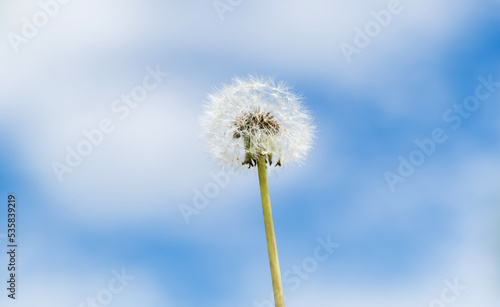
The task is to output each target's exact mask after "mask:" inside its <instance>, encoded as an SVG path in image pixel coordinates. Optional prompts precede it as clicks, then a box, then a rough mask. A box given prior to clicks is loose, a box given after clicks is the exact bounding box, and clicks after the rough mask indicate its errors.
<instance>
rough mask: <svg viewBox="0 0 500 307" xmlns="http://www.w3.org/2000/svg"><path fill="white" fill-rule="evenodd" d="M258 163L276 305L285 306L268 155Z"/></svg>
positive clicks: (262, 157) (260, 158)
mask: <svg viewBox="0 0 500 307" xmlns="http://www.w3.org/2000/svg"><path fill="white" fill-rule="evenodd" d="M257 165H258V169H259V184H260V196H261V198H262V210H263V212H264V224H265V226H266V238H267V251H268V252H269V263H270V265H271V277H272V280H273V290H274V301H275V302H276V307H285V301H284V298H283V287H282V285H281V273H280V264H279V261H278V248H277V247H276V238H275V237H274V225H273V214H272V211H271V199H270V198H269V187H268V185H267V171H266V168H267V166H266V157H265V156H261V157H259V160H258V163H257Z"/></svg>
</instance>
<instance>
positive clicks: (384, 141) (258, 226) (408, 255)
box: [0, 0, 500, 307]
mask: <svg viewBox="0 0 500 307" xmlns="http://www.w3.org/2000/svg"><path fill="white" fill-rule="evenodd" d="M42 2H43V3H45V2H47V1H42ZM390 2H391V1H371V2H370V3H366V1H361V0H355V1H326V0H312V1H298V0H292V1H284V0H274V1H263V0H257V1H245V0H243V1H242V2H241V3H240V4H239V5H236V6H235V7H234V8H233V10H232V11H228V12H226V13H225V14H224V15H223V17H224V18H223V20H221V19H220V16H219V15H218V14H217V11H216V9H215V8H214V6H213V3H212V1H153V0H146V1H131V0H126V1H117V0H108V1H105V2H103V1H97V0H88V1H84V2H82V1H76V0H73V1H69V2H68V4H65V5H61V6H60V8H59V12H58V13H57V14H55V16H54V17H51V18H50V20H49V21H48V23H47V25H46V26H44V27H43V28H41V29H39V32H38V34H37V35H36V36H35V37H34V38H31V39H29V43H28V44H23V45H20V46H19V52H18V53H16V52H15V50H14V48H13V47H12V45H11V43H10V41H9V38H8V35H9V33H16V34H21V29H22V27H23V25H24V23H25V22H24V21H23V18H28V19H30V20H31V19H32V18H33V16H34V15H36V14H37V13H38V12H40V10H41V8H40V4H39V2H38V1H28V0H26V1H13V0H6V1H3V2H1V3H0V29H1V33H0V34H1V35H2V37H3V38H4V39H2V40H0V71H1V73H0V144H1V146H2V150H1V151H0V193H1V195H3V196H1V197H2V198H3V199H4V203H6V198H7V195H8V193H15V194H16V196H17V198H18V207H19V212H18V219H19V222H18V232H19V236H20V238H19V244H20V248H19V258H18V263H19V268H18V269H19V284H18V300H16V302H12V301H10V300H7V299H6V290H5V287H1V290H0V302H1V303H2V304H5V303H7V304H8V305H7V306H52V307H67V306H75V307H76V306H79V304H81V303H83V302H85V301H86V299H87V298H88V297H95V296H96V295H97V294H98V293H99V292H100V291H102V290H103V289H106V288H107V286H108V282H109V281H110V280H111V279H112V278H113V273H112V271H113V270H115V271H121V270H122V269H125V270H126V272H127V273H128V274H131V275H133V276H134V277H135V278H134V280H132V281H131V282H130V284H128V285H127V286H126V288H125V289H124V290H123V291H122V292H120V293H117V294H115V295H114V296H113V298H112V300H111V303H110V304H109V306H123V307H127V306H138V305H142V306H175V307H177V306H178V307H189V306H214V307H215V306H217V307H220V306H242V307H243V306H259V304H256V302H260V303H262V304H261V306H263V307H267V306H268V305H266V304H265V303H264V302H265V301H266V300H268V299H269V298H270V294H271V291H272V287H271V280H270V273H269V265H268V258H267V250H266V244H265V234H264V225H263V221H262V212H261V207H260V197H259V191H258V183H257V177H256V173H255V172H249V173H248V174H243V175H234V174H232V175H230V183H229V185H228V186H227V187H223V188H221V189H220V191H219V193H217V196H216V197H214V198H212V199H210V200H209V204H208V206H207V207H206V208H205V209H204V210H202V211H201V212H200V214H198V215H195V216H192V217H191V218H190V223H189V224H186V222H185V220H184V219H183V216H182V215H181V214H180V212H179V206H180V205H181V204H184V205H192V203H193V196H194V189H198V190H203V189H204V188H205V187H206V186H207V185H209V184H211V183H212V182H213V179H212V177H211V175H210V174H213V173H217V172H219V169H218V167H217V166H216V165H215V164H214V163H213V161H212V160H211V159H210V157H208V156H207V154H206V153H205V152H204V146H203V143H202V141H201V140H200V138H199V135H200V134H201V131H200V128H199V124H198V118H199V116H200V115H201V112H202V105H203V102H204V100H205V98H206V95H207V93H208V92H210V91H211V90H212V89H213V87H214V86H217V85H219V84H221V83H224V82H229V81H230V79H231V78H232V77H233V76H234V75H247V74H257V75H271V76H274V77H275V78H276V79H279V80H287V81H289V82H290V83H292V84H293V85H294V86H295V88H296V90H297V91H298V92H300V93H301V94H303V95H304V97H306V101H307V106H308V108H309V109H311V110H312V112H313V114H314V116H315V119H316V124H317V127H318V128H317V130H318V133H317V136H318V138H317V140H316V144H315V148H314V150H313V151H312V152H311V154H310V156H309V158H308V160H307V163H306V164H305V165H304V166H303V167H299V168H294V169H285V170H283V171H282V172H279V173H277V174H273V176H272V177H271V178H270V189H271V198H272V202H273V210H274V212H273V213H274V219H275V228H276V236H277V241H278V246H279V254H280V264H281V268H282V272H285V271H287V270H289V269H291V268H292V266H294V265H298V264H301V263H302V262H303V261H304V259H307V257H310V256H312V255H313V251H314V249H315V248H316V246H317V245H318V243H317V239H318V238H326V237H328V236H330V237H331V239H332V240H333V241H334V242H336V243H338V244H340V247H339V248H338V249H337V250H336V251H335V252H334V254H333V255H332V256H331V257H330V258H329V259H328V260H326V261H324V262H321V263H319V265H318V268H317V269H316V270H315V271H314V272H313V273H311V274H310V276H309V277H308V278H307V279H304V280H302V281H301V283H300V286H299V287H298V289H291V287H290V284H287V283H285V285H284V289H285V296H286V297H287V306H290V307H293V306H346V307H347V306H348V307H350V306H384V307H393V306H394V307H396V306H408V307H413V306H415V307H417V306H432V302H433V300H436V299H440V296H441V292H442V291H443V290H444V289H446V285H445V281H446V280H448V281H453V280H455V279H456V278H458V280H459V281H460V283H461V284H464V285H466V286H467V287H468V288H467V290H465V291H463V293H462V294H461V295H460V297H458V298H456V300H455V301H454V302H453V306H464V307H470V306H484V307H490V306H491V307H495V306H498V303H499V302H500V295H499V292H498V287H499V286H500V264H499V260H498V259H500V244H499V243H498V242H499V241H500V226H498V225H499V224H500V223H499V222H500V209H498V204H499V201H500V189H499V187H500V175H499V174H500V157H499V155H498V152H499V149H500V148H499V144H500V143H499V141H500V122H499V121H498V114H499V112H500V91H498V90H499V89H500V88H497V91H496V92H494V93H493V94H492V96H491V97H490V98H489V99H487V100H485V101H482V102H481V105H480V107H479V108H478V110H477V111H476V112H474V113H473V114H472V115H471V116H470V118H468V119H465V120H464V122H463V125H462V126H461V127H460V128H459V129H457V130H453V129H451V126H450V124H448V123H446V122H444V121H443V118H442V117H443V114H444V113H445V112H446V110H447V109H449V108H451V107H452V106H453V105H454V104H457V103H462V101H463V100H464V99H465V98H466V97H467V96H469V95H473V94H474V91H475V89H476V87H477V85H478V84H479V81H478V78H479V77H481V76H483V77H485V78H487V77H488V76H489V75H492V77H493V79H494V80H499V81H500V57H499V56H498V55H499V52H500V36H498V29H499V26H500V13H499V12H500V2H498V1H494V0H484V1H460V2H459V3H455V2H449V1H448V2H447V1H439V2H435V1H430V0H419V1H401V2H400V5H401V9H400V10H401V12H400V13H399V14H396V15H393V16H392V19H391V21H390V23H389V25H387V26H386V27H384V28H382V30H381V31H380V34H379V35H377V36H376V37H374V38H372V39H371V42H370V44H369V45H368V46H367V47H366V48H363V49H361V51H360V53H359V54H355V55H353V56H352V59H351V62H350V63H349V62H348V61H347V60H346V58H345V56H344V54H343V53H342V51H341V49H340V47H339V46H340V44H341V43H342V42H347V43H350V44H352V43H353V39H354V36H355V30H354V28H356V27H358V28H364V27H365V26H366V25H367V23H368V22H371V21H373V16H372V15H371V12H372V11H375V12H379V11H380V10H384V9H387V7H388V4H389V3H390ZM147 67H152V68H156V67H159V68H160V69H161V70H162V71H165V72H168V74H169V75H168V77H166V78H165V80H164V81H163V82H162V83H161V84H160V85H159V87H158V88H157V89H155V90H153V91H151V92H149V93H148V97H147V99H145V100H144V101H143V102H141V103H140V104H139V106H138V107H137V108H136V109H132V110H131V112H130V115H129V116H128V117H126V118H125V119H121V118H120V117H119V116H118V114H117V113H115V112H113V111H112V109H111V106H112V103H113V101H115V100H116V99H118V98H119V97H120V96H121V95H122V94H129V93H130V92H131V90H132V89H133V88H134V87H135V86H137V85H140V84H141V83H142V80H143V78H144V76H145V75H146V74H147V73H148V72H147ZM104 118H109V119H111V120H112V121H113V124H114V125H115V130H114V131H113V132H112V133H110V134H106V135H105V136H104V139H103V142H102V144H100V145H98V146H95V147H94V148H93V151H92V154H90V155H89V156H87V157H84V158H83V162H82V163H81V164H80V165H78V166H77V167H76V168H75V169H74V171H73V172H72V173H68V174H65V175H64V176H63V181H62V182H60V181H59V180H58V178H57V176H56V175H55V173H54V171H53V169H52V164H53V162H55V161H56V162H60V163H63V162H64V159H65V157H66V154H67V151H66V147H67V146H70V147H72V148H76V146H77V144H78V143H79V142H81V141H82V140H85V137H84V136H83V134H82V130H84V129H86V130H91V129H95V128H96V127H98V125H99V122H100V121H101V120H102V119H104ZM436 128H442V129H443V130H444V131H445V132H446V134H447V136H448V139H447V141H446V142H444V143H443V144H440V145H438V147H437V149H436V152H435V153H434V154H433V155H431V156H430V157H428V158H427V159H426V161H425V163H424V164H423V165H421V166H419V167H418V168H417V169H416V170H415V172H414V174H413V175H412V176H410V177H409V178H408V179H407V180H406V181H405V182H404V183H402V184H398V185H397V186H396V191H394V192H393V191H391V189H390V188H389V186H388V185H387V183H386V181H385V178H384V172H386V171H391V172H396V171H397V167H398V163H399V161H398V156H400V155H401V156H404V157H408V156H409V154H410V153H411V152H412V151H413V150H415V149H416V145H415V144H414V140H415V139H420V140H422V139H424V138H429V137H430V136H431V133H432V131H433V130H434V129H436ZM4 206H5V205H4ZM4 206H2V207H3V208H5V207H4ZM5 211H6V210H5V209H4V210H1V211H0V218H1V222H0V227H1V229H3V230H0V240H1V241H2V246H5V245H4V243H5V237H3V236H1V234H2V233H3V234H5V232H6V225H5V213H6V212H5ZM0 262H1V263H4V264H6V263H7V262H8V259H7V257H6V255H5V253H2V256H1V257H0ZM5 268H6V265H4V266H0V272H1V274H2V276H3V277H1V278H2V280H3V279H5V278H6V276H7V275H6V274H7V272H6V269H5ZM434 305H436V304H434ZM84 306H87V305H84ZM436 306H438V305H436Z"/></svg>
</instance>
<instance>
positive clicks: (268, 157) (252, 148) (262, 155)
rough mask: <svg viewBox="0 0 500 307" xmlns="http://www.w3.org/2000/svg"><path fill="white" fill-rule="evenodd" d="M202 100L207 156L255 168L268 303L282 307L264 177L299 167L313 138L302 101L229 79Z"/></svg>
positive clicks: (282, 89) (251, 81) (267, 83)
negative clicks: (271, 293)
mask: <svg viewBox="0 0 500 307" xmlns="http://www.w3.org/2000/svg"><path fill="white" fill-rule="evenodd" d="M208 98H209V99H208V102H207V104H206V106H205V113H204V115H203V117H202V118H201V122H202V125H203V127H204V137H205V139H206V142H207V145H208V151H209V152H210V153H211V154H212V155H213V157H214V158H215V159H216V160H217V162H218V164H220V165H221V166H222V167H223V168H225V169H233V170H239V171H245V170H246V169H251V168H253V167H257V170H258V175H259V183H260V191H261V199H262V208H263V212H264V222H265V228H266V238H267V247H268V252H269V262H270V266H271V277H272V282H273V289H274V298H275V302H276V306H277V307H282V306H285V305H284V299H283V289H282V285H281V274H280V270H279V262H278V252H277V248H276V240H275V236H274V226H273V220H272V212H271V201H270V198H269V189H268V183H267V172H268V170H270V169H275V168H279V167H286V166H288V165H293V164H301V163H302V162H303V160H304V159H305V157H306V155H307V153H308V151H309V150H310V148H311V145H312V139H313V136H314V126H313V123H312V118H311V116H310V114H309V112H308V111H307V110H305V109H304V107H303V102H302V97H300V96H298V95H297V94H295V93H293V91H292V88H290V87H289V86H287V85H286V84H285V83H283V82H279V83H276V82H274V81H273V79H271V78H265V77H261V78H258V77H253V76H249V77H247V78H235V79H233V82H232V84H230V85H224V86H222V87H221V88H220V89H217V90H215V92H214V93H213V94H211V95H209V97H208ZM268 165H269V167H268Z"/></svg>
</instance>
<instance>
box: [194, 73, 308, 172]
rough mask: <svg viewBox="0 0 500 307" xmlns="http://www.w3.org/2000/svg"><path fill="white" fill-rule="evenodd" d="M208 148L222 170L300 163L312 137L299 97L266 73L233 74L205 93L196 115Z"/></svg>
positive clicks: (304, 156) (306, 114)
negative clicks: (263, 160)
mask: <svg viewBox="0 0 500 307" xmlns="http://www.w3.org/2000/svg"><path fill="white" fill-rule="evenodd" d="M201 123H202V126H203V128H204V135H203V137H204V138H205V141H206V143H207V145H208V151H209V152H210V153H211V154H212V155H213V156H214V157H215V158H216V160H217V162H218V163H219V164H220V165H221V166H222V167H224V168H226V169H233V170H240V169H245V168H250V167H252V166H255V165H256V161H257V159H258V158H259V157H261V156H265V157H266V160H267V162H268V163H269V164H270V165H273V166H285V165H290V164H297V163H299V164H300V163H301V162H303V160H304V159H305V158H306V155H307V153H308V151H309V150H310V149H311V146H312V140H313V137H314V129H315V127H314V126H313V122H312V117H311V115H310V114H309V112H308V111H307V110H305V109H304V107H303V102H302V97H300V96H299V95H297V94H295V93H293V91H292V88H291V87H289V86H287V85H286V84H285V83H283V82H279V83H275V82H274V80H273V79H272V78H269V77H254V76H249V77H247V78H234V79H233V80H232V84H226V85H223V86H222V87H221V88H219V89H216V90H215V91H214V93H212V94H210V95H209V96H208V101H207V103H206V105H205V113H204V115H203V116H202V118H201Z"/></svg>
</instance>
